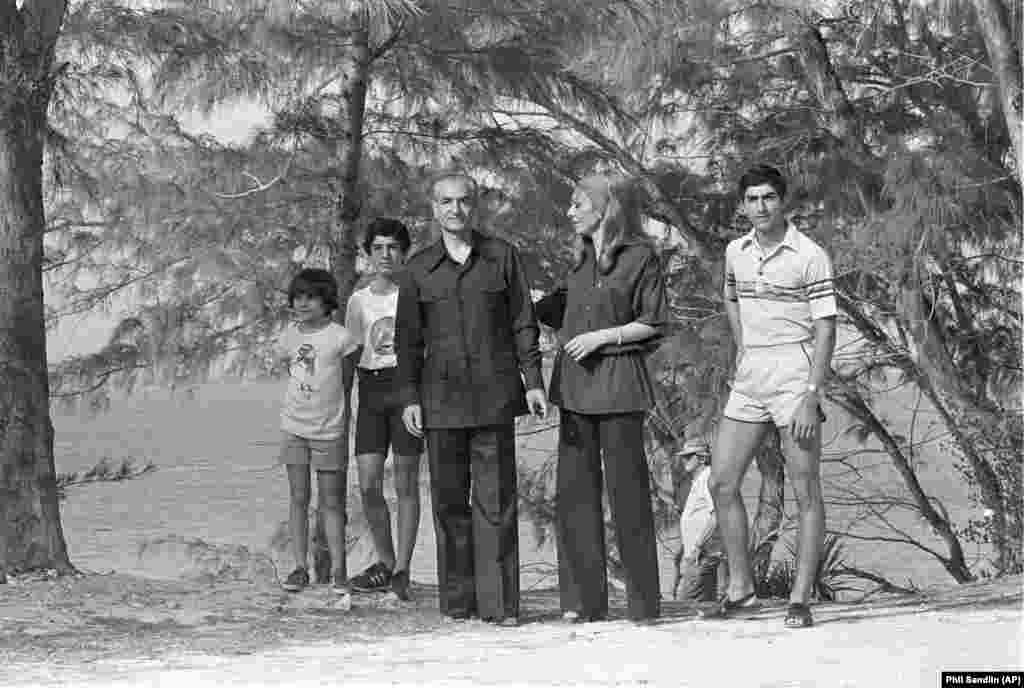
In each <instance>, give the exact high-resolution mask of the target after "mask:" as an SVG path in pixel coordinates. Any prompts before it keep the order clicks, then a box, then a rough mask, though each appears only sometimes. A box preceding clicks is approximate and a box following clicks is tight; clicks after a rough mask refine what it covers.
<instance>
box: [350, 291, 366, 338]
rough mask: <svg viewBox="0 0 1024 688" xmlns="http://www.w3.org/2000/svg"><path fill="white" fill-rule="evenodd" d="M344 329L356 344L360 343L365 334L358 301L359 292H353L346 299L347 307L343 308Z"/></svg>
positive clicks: (360, 305) (360, 306)
mask: <svg viewBox="0 0 1024 688" xmlns="http://www.w3.org/2000/svg"><path fill="white" fill-rule="evenodd" d="M345 329H346V330H348V331H349V332H350V333H351V334H352V336H353V337H354V338H355V340H356V341H357V342H362V341H363V337H364V336H365V333H364V332H363V309H362V304H361V302H360V299H359V292H358V291H354V292H352V295H351V296H349V297H348V305H347V306H346V307H345Z"/></svg>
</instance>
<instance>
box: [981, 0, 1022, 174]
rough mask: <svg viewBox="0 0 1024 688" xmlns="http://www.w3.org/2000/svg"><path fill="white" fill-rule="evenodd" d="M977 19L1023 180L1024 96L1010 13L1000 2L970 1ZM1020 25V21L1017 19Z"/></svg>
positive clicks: (1018, 47)
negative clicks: (1023, 116)
mask: <svg viewBox="0 0 1024 688" xmlns="http://www.w3.org/2000/svg"><path fill="white" fill-rule="evenodd" d="M972 4H973V5H974V11H975V13H976V14H977V15H978V26H979V27H980V28H981V35H982V36H984V38H985V50H986V51H987V52H988V59H989V62H990V63H991V67H992V71H993V72H994V73H995V76H996V80H997V82H998V84H999V102H1000V104H1001V105H1002V109H1003V117H1004V118H1005V119H1006V128H1007V129H1008V130H1009V132H1010V141H1012V142H1013V152H1014V156H1015V157H1016V158H1017V177H1018V179H1024V148H1022V146H1024V143H1022V142H1021V138H1022V132H1021V115H1022V108H1024V104H1022V103H1021V99H1022V97H1024V94H1022V92H1021V58H1020V46H1019V45H1015V44H1014V40H1013V30H1012V29H1011V23H1010V17H1009V12H1007V7H1006V3H1004V2H1002V0H973V2H972ZM1016 21H1017V22H1020V17H1019V16H1018V17H1016Z"/></svg>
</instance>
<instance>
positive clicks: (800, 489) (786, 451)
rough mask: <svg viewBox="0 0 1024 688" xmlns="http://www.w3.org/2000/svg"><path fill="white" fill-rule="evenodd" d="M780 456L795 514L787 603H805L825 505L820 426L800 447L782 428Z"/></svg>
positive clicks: (818, 549)
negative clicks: (794, 546) (794, 552)
mask: <svg viewBox="0 0 1024 688" xmlns="http://www.w3.org/2000/svg"><path fill="white" fill-rule="evenodd" d="M780 435H781V436H782V453H783V455H784V456H785V457H786V469H787V472H788V473H789V480H790V482H791V483H792V485H793V494H794V495H796V504H797V510H798V512H799V520H798V524H799V529H798V531H797V555H796V579H795V580H794V581H793V590H792V592H791V593H790V596H789V601H790V602H795V603H801V604H807V602H808V600H810V598H811V593H812V591H813V589H814V580H815V578H816V574H817V571H818V563H819V561H820V560H821V550H822V548H823V546H824V542H825V505H824V500H823V499H822V496H821V425H820V424H819V425H818V428H817V431H816V432H815V435H814V438H813V439H812V440H811V442H810V444H809V445H808V446H804V447H801V446H800V445H799V443H797V442H796V440H794V439H793V436H792V434H791V433H790V432H789V429H788V428H786V429H782V431H781V432H780Z"/></svg>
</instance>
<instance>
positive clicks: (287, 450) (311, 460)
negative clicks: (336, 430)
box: [278, 431, 348, 471]
mask: <svg viewBox="0 0 1024 688" xmlns="http://www.w3.org/2000/svg"><path fill="white" fill-rule="evenodd" d="M278 462H279V463H282V464H284V465H286V466H288V465H298V466H310V467H311V468H312V469H313V470H317V471H347V470H348V452H347V451H346V450H345V446H344V440H343V439H342V438H341V437H339V438H337V439H334V440H311V439H309V438H307V437H299V436H298V435H293V434H291V433H290V432H283V431H282V432H281V455H280V456H279V457H278Z"/></svg>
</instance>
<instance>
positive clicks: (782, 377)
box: [723, 342, 824, 428]
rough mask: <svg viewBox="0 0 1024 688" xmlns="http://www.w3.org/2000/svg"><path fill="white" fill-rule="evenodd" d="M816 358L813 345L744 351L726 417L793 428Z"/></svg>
mask: <svg viewBox="0 0 1024 688" xmlns="http://www.w3.org/2000/svg"><path fill="white" fill-rule="evenodd" d="M812 355H813V349H812V348H811V343H810V342H802V343H797V344H778V345H776V346H756V347H749V348H747V349H744V351H743V355H742V357H741V358H740V361H739V365H737V366H736V377H735V379H734V380H733V383H732V392H730V394H729V400H728V401H727V402H726V403H725V410H724V411H723V415H724V416H725V417H726V418H731V419H733V420H738V421H743V422H745V423H768V422H774V423H775V425H776V426H778V427H780V428H784V427H787V426H789V424H790V423H791V422H792V420H793V416H794V415H795V414H796V410H797V408H799V406H800V402H801V401H803V398H804V395H805V394H806V393H807V380H808V378H809V376H810V372H811V357H812ZM822 420H824V419H823V418H822Z"/></svg>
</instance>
